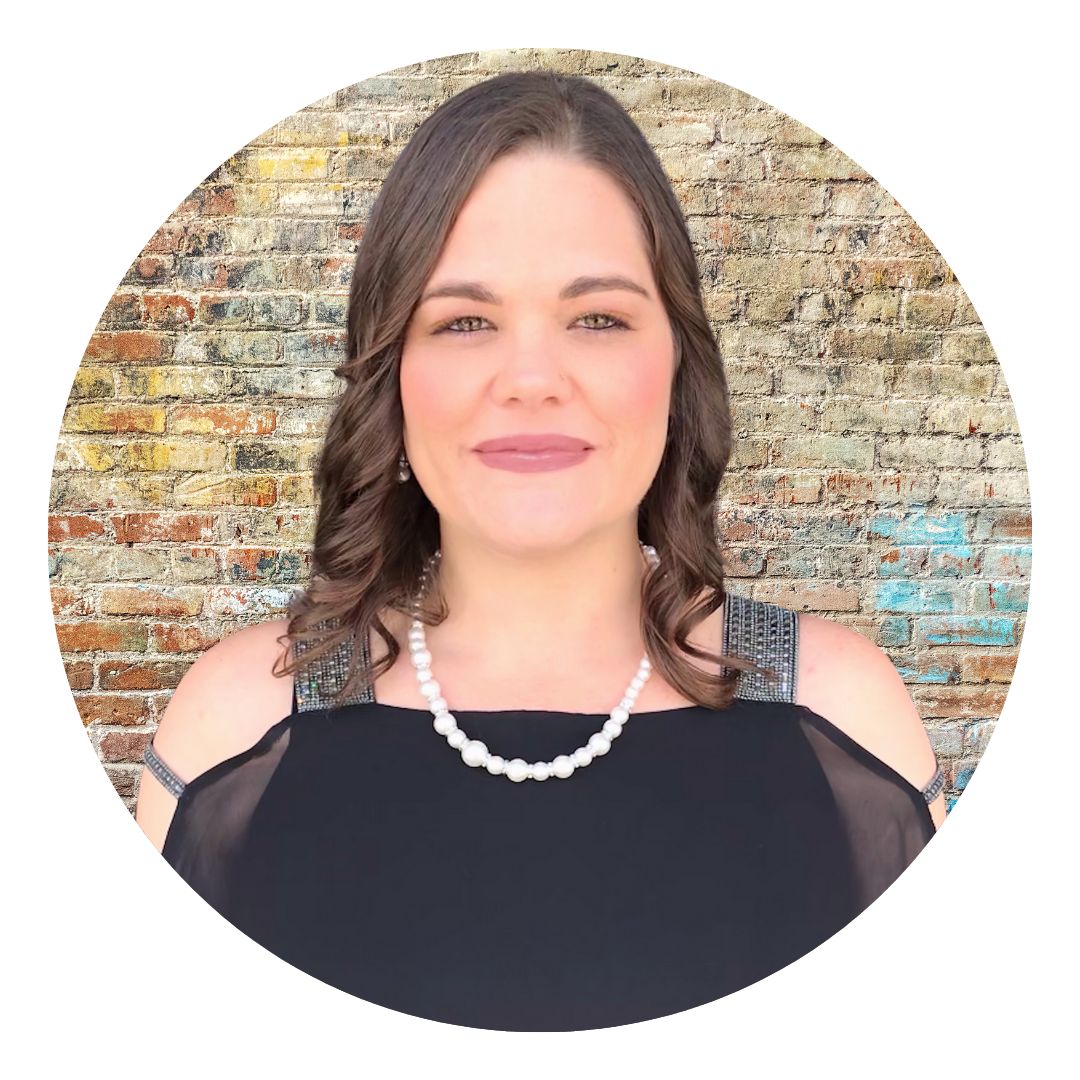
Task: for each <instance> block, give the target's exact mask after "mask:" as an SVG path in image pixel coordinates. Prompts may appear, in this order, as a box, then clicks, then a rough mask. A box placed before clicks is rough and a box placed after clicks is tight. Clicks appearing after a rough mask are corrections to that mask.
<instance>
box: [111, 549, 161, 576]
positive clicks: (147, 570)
mask: <svg viewBox="0 0 1080 1080" xmlns="http://www.w3.org/2000/svg"><path fill="white" fill-rule="evenodd" d="M115 560H116V561H115V565H116V579H117V581H161V580H162V579H163V578H164V577H165V575H166V574H167V573H168V570H169V552H168V551H167V550H162V549H160V548H157V549H154V548H141V547H140V548H129V547H119V548H117V549H116V554H115Z"/></svg>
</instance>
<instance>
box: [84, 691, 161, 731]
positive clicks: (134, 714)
mask: <svg viewBox="0 0 1080 1080" xmlns="http://www.w3.org/2000/svg"><path fill="white" fill-rule="evenodd" d="M75 704H76V705H77V706H78V708H79V715H80V716H81V717H82V722H83V723H84V724H87V725H89V724H120V725H122V726H123V727H135V726H137V725H138V724H145V723H146V722H147V721H148V720H151V719H152V718H153V717H152V714H151V710H150V699H149V698H148V697H145V696H144V695H142V694H140V695H138V696H136V697H122V696H121V695H119V694H76V695H75Z"/></svg>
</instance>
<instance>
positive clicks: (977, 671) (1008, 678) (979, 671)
mask: <svg viewBox="0 0 1080 1080" xmlns="http://www.w3.org/2000/svg"><path fill="white" fill-rule="evenodd" d="M1015 670H1016V656H1015V655H1014V654H1012V653H1004V652H992V653H979V652H966V654H965V655H963V656H961V657H960V678H961V680H962V681H963V682H966V683H1010V682H1012V677H1013V672H1014V671H1015Z"/></svg>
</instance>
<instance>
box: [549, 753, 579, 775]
mask: <svg viewBox="0 0 1080 1080" xmlns="http://www.w3.org/2000/svg"><path fill="white" fill-rule="evenodd" d="M551 771H552V772H553V773H554V774H555V775H556V776H558V777H561V778H562V779H563V780H565V779H566V778H567V777H568V776H569V775H570V774H571V773H572V772H573V771H574V763H573V761H571V759H570V758H569V757H568V756H567V755H566V754H560V755H559V756H558V757H557V758H556V759H555V760H554V761H553V762H552V763H551Z"/></svg>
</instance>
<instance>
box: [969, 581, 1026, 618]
mask: <svg viewBox="0 0 1080 1080" xmlns="http://www.w3.org/2000/svg"><path fill="white" fill-rule="evenodd" d="M1029 589H1030V586H1029V585H1028V584H1027V583H1026V582H1023V583H1021V582H1014V581H980V582H978V583H977V584H976V586H975V591H974V592H973V594H972V603H973V606H974V608H975V610H976V611H1027V608H1028V593H1029Z"/></svg>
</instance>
